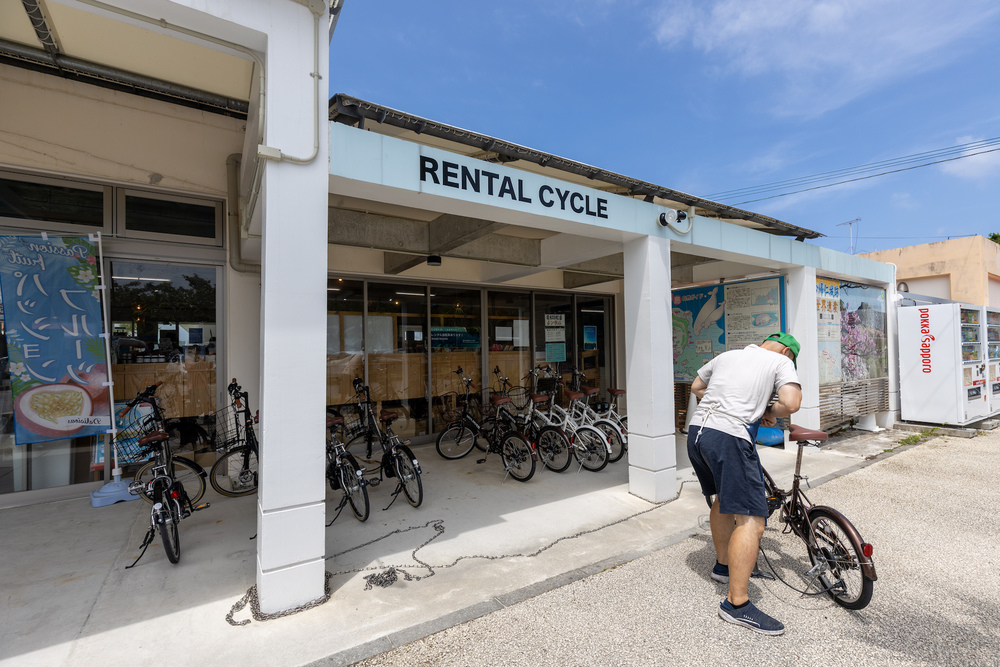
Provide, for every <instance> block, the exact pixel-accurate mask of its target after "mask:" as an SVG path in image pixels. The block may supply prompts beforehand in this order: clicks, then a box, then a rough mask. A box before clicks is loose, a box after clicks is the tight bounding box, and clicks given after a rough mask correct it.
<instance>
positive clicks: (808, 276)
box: [785, 266, 819, 429]
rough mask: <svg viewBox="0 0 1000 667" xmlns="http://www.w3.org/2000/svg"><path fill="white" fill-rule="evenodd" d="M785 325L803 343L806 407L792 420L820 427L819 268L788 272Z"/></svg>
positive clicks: (801, 362)
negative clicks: (817, 277) (817, 285)
mask: <svg viewBox="0 0 1000 667" xmlns="http://www.w3.org/2000/svg"><path fill="white" fill-rule="evenodd" d="M785 317H786V321H787V323H786V325H785V328H786V330H787V331H788V333H790V334H792V335H793V336H795V339H796V340H797V341H799V345H801V346H802V348H801V350H800V351H799V357H798V359H797V360H796V361H797V365H798V368H797V372H798V374H799V380H801V381H802V407H800V408H799V411H798V412H796V413H795V414H794V415H792V421H793V422H794V423H796V424H798V425H799V426H802V427H804V428H812V429H818V428H819V318H818V317H817V310H816V269H815V268H813V267H811V266H803V267H799V268H797V269H792V270H790V271H789V272H788V276H787V279H786V281H785Z"/></svg>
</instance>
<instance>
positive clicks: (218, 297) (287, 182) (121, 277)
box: [0, 0, 897, 611]
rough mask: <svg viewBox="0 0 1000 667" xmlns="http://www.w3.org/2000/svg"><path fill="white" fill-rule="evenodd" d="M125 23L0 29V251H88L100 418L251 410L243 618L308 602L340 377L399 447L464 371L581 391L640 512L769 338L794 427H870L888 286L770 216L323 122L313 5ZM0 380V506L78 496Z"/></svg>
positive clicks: (63, 450) (173, 6)
mask: <svg viewBox="0 0 1000 667" xmlns="http://www.w3.org/2000/svg"><path fill="white" fill-rule="evenodd" d="M25 4H26V6H28V5H31V4H32V3H25ZM147 4H148V3H144V2H138V1H135V2H132V1H128V0H118V1H117V2H114V3H103V2H98V1H97V0H65V1H64V2H55V1H53V0H49V1H48V2H46V3H45V12H44V15H41V16H42V20H41V21H39V20H37V17H34V15H32V18H29V15H28V14H25V13H24V11H25V8H23V7H20V6H14V7H12V6H11V5H12V3H6V5H5V6H4V7H3V9H0V26H2V28H0V87H2V89H3V95H2V96H0V232H2V233H3V234H7V235H38V234H40V233H41V232H45V233H46V234H48V235H68V236H79V235H87V234H96V233H100V235H101V238H102V251H103V267H102V268H103V272H104V276H105V282H106V283H107V285H108V290H107V291H108V293H109V294H108V298H107V302H108V315H109V318H108V319H109V321H110V326H111V331H110V341H111V346H112V359H111V362H112V364H111V366H112V368H111V370H112V376H113V379H114V383H115V398H116V400H121V399H127V398H129V397H130V396H132V395H134V393H135V391H136V390H137V389H139V388H141V387H143V386H145V384H147V383H149V382H151V381H155V380H162V381H163V382H164V386H163V392H164V394H165V395H166V396H167V397H168V398H169V404H168V410H169V411H170V416H172V417H176V418H179V419H191V420H198V419H200V418H203V417H204V416H206V415H210V414H211V413H212V412H213V411H214V410H217V409H219V408H220V407H221V406H222V405H223V401H224V398H225V387H226V385H227V384H228V380H229V379H230V378H232V377H236V378H238V379H239V381H240V382H241V384H243V385H244V387H246V388H248V389H249V391H250V396H251V402H252V403H253V404H254V406H253V407H254V408H255V409H257V408H259V409H260V411H261V415H262V420H261V426H260V433H261V439H262V442H263V443H264V444H263V448H262V451H261V462H260V468H261V480H260V492H259V494H258V500H257V512H258V528H259V539H258V541H257V549H258V552H257V555H258V558H257V572H256V578H257V584H258V588H259V592H260V597H261V606H262V609H263V610H264V611H277V610H281V609H286V608H289V607H292V606H295V605H298V604H300V603H303V602H306V601H309V600H312V599H315V598H317V597H320V596H321V595H322V593H323V571H324V560H323V558H324V555H325V554H324V539H323V536H324V519H325V484H324V478H323V468H324V464H323V461H324V456H325V447H324V443H325V435H324V421H323V419H324V418H323V415H324V407H325V406H326V405H344V404H347V403H350V401H351V399H352V398H353V391H352V389H351V385H350V381H351V379H352V378H354V377H355V376H360V377H363V378H365V380H366V383H367V384H369V385H370V386H371V387H372V395H373V398H374V399H376V400H378V401H380V402H381V403H382V405H383V406H391V407H393V408H394V409H396V410H397V411H398V412H399V413H400V415H401V418H400V420H399V422H398V426H399V432H400V433H401V434H403V435H406V436H408V437H412V438H413V439H414V442H415V443H419V442H421V439H420V438H421V437H422V436H424V437H426V436H429V435H431V434H433V433H434V432H436V431H437V430H439V429H440V427H441V426H442V422H443V420H444V415H445V413H446V412H447V410H448V409H449V407H452V404H451V403H450V401H451V400H453V399H452V398H451V397H452V394H451V392H454V391H455V390H457V389H458V383H457V382H456V380H457V378H456V376H455V375H454V374H453V372H452V371H454V370H455V369H456V368H458V367H462V368H463V369H464V370H465V371H466V372H467V373H468V374H469V375H471V376H472V377H473V378H474V381H475V385H476V386H477V387H489V386H490V385H491V383H493V382H494V381H495V376H493V375H492V373H491V370H492V369H494V368H497V367H499V369H500V372H501V374H502V375H504V376H507V377H509V378H510V379H511V380H512V381H513V382H514V383H515V384H517V383H519V382H520V378H521V377H523V376H524V374H525V373H526V372H527V371H528V370H529V369H531V368H533V367H534V366H536V365H548V366H550V367H552V368H553V369H554V371H555V372H556V373H557V374H560V375H563V376H564V377H566V379H569V377H570V376H569V372H570V369H572V368H574V367H577V368H580V369H582V370H583V372H584V373H586V375H587V378H588V380H589V381H591V382H593V383H596V384H597V385H598V386H600V387H601V388H602V389H606V388H608V387H621V388H625V389H627V391H628V394H627V410H628V414H629V428H630V435H629V453H628V464H627V465H628V466H629V488H630V491H631V492H632V493H634V494H636V495H638V496H640V497H642V498H645V499H648V500H651V501H662V500H665V499H668V498H671V497H673V496H674V494H675V493H676V490H677V479H676V461H677V456H676V446H677V445H676V442H675V436H674V434H675V430H676V428H677V427H678V426H683V423H682V422H681V423H678V419H682V418H683V417H682V416H683V414H684V411H685V409H686V394H684V393H683V392H684V387H685V386H686V383H688V382H690V380H691V379H692V377H693V373H694V372H695V371H696V370H697V368H698V367H699V366H700V365H701V364H702V363H704V362H705V361H707V360H708V359H710V358H711V357H712V356H713V355H715V354H718V353H719V352H721V351H724V350H725V349H732V348H734V347H740V346H742V345H745V344H746V343H749V342H759V341H760V340H761V339H763V338H764V336H765V335H766V334H767V333H770V332H771V331H775V330H778V329H784V330H787V331H790V332H791V333H793V334H794V335H795V336H796V337H797V338H798V339H799V340H800V341H801V342H802V344H803V349H804V354H803V355H802V357H801V358H800V360H799V364H798V370H799V375H800V377H801V378H802V381H803V392H804V400H803V408H802V410H801V411H800V413H799V414H797V415H796V417H795V421H796V423H800V424H802V425H804V426H808V427H813V428H819V427H826V426H830V425H835V424H837V423H842V422H843V421H844V420H845V419H847V418H850V417H857V416H859V415H868V416H869V418H870V419H872V420H875V419H878V420H879V421H880V423H882V424H883V425H886V424H887V420H890V421H891V419H892V413H893V411H894V410H895V409H896V406H897V401H896V398H895V397H896V395H897V390H896V389H895V387H896V379H895V370H894V369H893V368H891V365H890V364H889V363H888V360H889V359H892V358H893V352H894V351H893V350H892V349H890V346H891V341H890V337H889V336H887V333H888V332H889V331H890V330H892V327H893V322H892V318H893V312H892V309H888V308H886V304H887V303H890V304H891V303H893V302H894V301H893V298H894V276H893V269H892V267H891V266H890V265H887V264H881V263H878V262H873V261H871V260H866V259H863V258H858V257H853V256H850V255H846V254H843V253H837V252H834V251H830V250H826V249H824V248H820V247H818V246H815V245H810V244H808V243H806V242H805V241H806V240H807V239H810V238H815V237H817V236H818V234H817V233H815V232H812V231H809V230H808V229H804V228H801V227H796V226H793V225H789V224H786V223H783V222H780V221H777V220H774V219H771V218H768V217H766V216H761V215H757V214H754V213H751V212H747V211H740V210H738V209H733V208H730V207H726V206H723V205H721V204H717V203H714V202H710V201H707V200H703V199H699V198H697V197H692V196H689V195H685V194H683V193H679V192H676V191H672V190H669V189H667V188H663V187H659V186H656V185H654V184H650V183H644V182H641V181H637V180H635V179H631V178H628V177H624V176H621V175H618V174H613V173H610V172H607V171H604V170H601V169H599V168H595V167H591V166H588V165H583V164H580V163H576V162H573V161H571V160H566V159H563V158H559V157H556V156H553V155H549V154H546V153H542V152H539V151H534V150H530V149H526V148H524V147H522V146H518V145H516V144H513V143H509V142H506V141H502V140H500V139H498V138H492V137H486V136H483V135H478V134H475V133H472V132H468V131H464V130H460V129H457V128H454V127H449V126H446V125H443V124H440V123H435V122H433V121H431V120H428V119H424V118H420V117H417V116H412V115H408V114H406V113H402V112H399V111H395V110H392V109H388V108H385V107H381V106H379V105H377V104H372V103H368V102H364V101H362V100H358V99H355V98H351V97H347V96H343V95H338V96H335V97H334V98H333V99H332V100H329V101H328V99H327V98H328V93H327V83H326V82H327V81H329V78H328V72H327V71H326V70H327V65H326V63H327V60H328V49H327V45H328V41H327V39H328V35H327V31H326V29H325V28H326V25H327V23H326V18H327V15H326V7H325V5H324V4H323V3H322V2H308V1H307V0H302V1H297V0H287V2H278V3H273V2H272V3H268V2H263V0H262V1H260V2H247V3H244V6H243V8H242V9H241V16H240V17H239V18H238V19H237V18H234V17H232V16H230V15H229V13H228V9H227V3H226V2H224V1H222V0H218V1H215V0H201V1H199V2H193V1H184V0H181V1H176V2H162V3H156V4H157V12H156V14H157V15H156V17H151V16H148V15H146V14H148V13H149V12H148V11H147V12H146V14H144V11H145V10H144V9H143V7H145V6H146V5H147ZM195 7H197V9H195ZM278 8H280V11H281V12H282V20H281V21H275V20H273V16H272V14H273V12H276V11H279V9H278ZM15 10H16V11H15ZM17 12H21V13H20V14H18V13H17ZM40 26H41V27H40ZM46 26H47V27H49V28H52V30H50V31H48V32H46V31H45V30H44V28H45V27H46ZM46 34H47V35H49V39H48V41H46V40H45V39H44V38H43V36H44V35H46ZM139 53H143V54H146V55H150V56H157V57H149V58H137V57H135V56H136V55H137V54H139ZM162 63H172V64H170V65H163V64H162ZM203 63H211V66H208V67H204V66H200V65H196V64H203ZM137 69H138V71H137ZM334 82H335V80H334ZM206 91H208V92H206ZM265 93H266V94H265ZM678 212H680V213H682V214H683V215H678ZM862 330H863V333H865V334H866V335H864V336H861V335H859V332H862ZM858 339H863V341H864V344H863V345H862V344H858V343H857V340H858ZM666 350H671V351H672V352H673V353H672V354H666V353H665V351H666ZM4 370H5V376H4V379H5V381H6V382H5V384H4V389H5V390H6V391H7V394H6V398H7V401H6V402H4V403H2V404H0V407H2V409H3V410H4V415H3V418H4V425H5V427H4V429H5V430H4V434H3V435H2V436H0V506H5V505H7V506H9V505H15V504H23V503H28V502H41V501H45V500H51V499H55V498H65V497H72V496H81V495H84V494H86V493H88V492H89V491H91V490H93V489H95V488H99V487H100V486H101V484H102V483H103V482H104V481H105V480H108V479H109V475H110V470H111V462H110V460H109V457H108V456H107V452H106V451H105V446H104V444H103V443H102V442H99V441H97V440H96V439H94V438H89V439H84V438H77V439H68V440H64V441H54V442H48V443H41V444H36V445H14V444H13V441H12V439H11V438H10V436H9V432H10V429H9V424H10V420H11V418H12V416H11V413H12V410H11V406H10V401H9V372H8V369H7V368H5V369H4ZM0 398H3V396H0ZM678 416H680V417H678ZM182 446H183V445H182ZM425 451H430V450H425ZM422 455H423V454H422V452H421V451H420V449H419V448H418V450H417V456H418V457H420V456H422ZM428 492H430V493H433V489H429V490H428Z"/></svg>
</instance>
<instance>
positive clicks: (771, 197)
mask: <svg viewBox="0 0 1000 667" xmlns="http://www.w3.org/2000/svg"><path fill="white" fill-rule="evenodd" d="M994 151H1000V148H990V149H987V150H982V151H978V152H976V153H969V154H967V155H959V156H958V157H950V158H945V159H943V160H934V161H932V162H925V163H923V164H917V165H913V166H912V167H903V168H901V169H891V170H889V171H882V172H879V173H877V174H870V175H868V176H859V177H857V178H848V179H845V180H843V181H836V182H835V183H827V184H826V185H815V186H813V187H811V188H802V189H801V190H793V191H791V192H782V193H779V194H776V195H771V196H769V197H760V198H758V199H747V200H746V201H741V202H736V203H735V204H733V206H741V205H743V204H752V203H753V202H758V201H765V200H767V199H776V198H778V197H787V196H788V195H794V194H798V193H800V192H809V191H810V190H821V189H823V188H832V187H833V186H835V185H843V184H844V183H854V182H855V181H864V180H867V179H869V178H875V177H877V176H886V175H887V174H897V173H899V172H901V171H910V170H911V169H919V168H920V167H929V166H930V165H932V164H941V163H942V162H953V161H955V160H961V159H963V158H967V157H972V156H973V155H982V154H983V153H993V152H994Z"/></svg>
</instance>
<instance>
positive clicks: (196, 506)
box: [192, 503, 212, 512]
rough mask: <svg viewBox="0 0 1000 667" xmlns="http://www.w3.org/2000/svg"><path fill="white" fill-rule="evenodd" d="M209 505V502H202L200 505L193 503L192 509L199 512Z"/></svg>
mask: <svg viewBox="0 0 1000 667" xmlns="http://www.w3.org/2000/svg"><path fill="white" fill-rule="evenodd" d="M211 506H212V504H211V503H202V504H201V505H195V506H194V507H193V508H192V509H193V510H194V511H195V512H200V511H201V510H207V509H208V508H209V507H211Z"/></svg>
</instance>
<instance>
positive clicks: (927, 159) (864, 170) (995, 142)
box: [708, 137, 1000, 203]
mask: <svg viewBox="0 0 1000 667" xmlns="http://www.w3.org/2000/svg"><path fill="white" fill-rule="evenodd" d="M994 147H1000V137H996V138H993V139H983V140H980V141H973V142H969V143H965V144H960V145H958V146H951V147H948V148H940V149H936V150H932V151H925V152H923V153H915V154H913V155H907V156H904V157H899V158H892V159H888V160H880V161H878V162H871V163H868V164H863V165H860V166H856V167H849V168H844V169H835V170H832V171H826V172H822V173H819V174H813V175H811V176H802V177H798V178H792V179H787V180H784V181H776V182H773V183H765V184H763V185H757V186H750V187H746V188H737V189H735V190H727V191H725V192H718V193H714V194H710V195H708V196H709V197H711V198H713V199H727V198H729V199H731V198H736V197H742V196H752V195H757V194H764V193H766V192H773V191H775V190H782V189H785V188H789V187H797V186H800V185H808V184H812V183H822V182H823V181H828V180H830V179H833V178H842V177H845V176H861V175H865V174H869V176H870V177H871V176H882V175H885V174H891V173H896V172H898V171H905V170H906V169H908V168H915V167H923V166H929V165H932V164H939V163H940V162H946V161H948V160H947V159H943V158H950V159H961V158H964V157H972V156H973V155H979V154H981V153H988V152H991V151H992V150H996V148H994ZM967 151H974V152H971V153H968V152H967ZM956 153H964V154H962V155H958V156H956V157H951V156H954V155H955V154H956ZM914 163H920V164H916V165H914ZM909 165H914V166H909ZM892 167H901V168H900V169H891V168H892ZM879 170H882V171H879ZM873 171H879V173H875V174H871V172H873ZM853 180H861V179H859V178H852V179H846V180H841V181H838V182H835V183H829V184H826V185H823V186H821V187H831V186H833V185H840V184H841V183H849V182H851V181H853ZM807 189H814V188H807ZM803 191H805V190H798V191H797V192H803ZM785 194H795V193H794V192H788V193H782V194H780V195H778V196H784V195H785ZM767 198H770V197H767ZM767 198H765V199H767ZM751 201H760V200H759V199H757V200H751ZM741 203H746V202H741Z"/></svg>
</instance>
